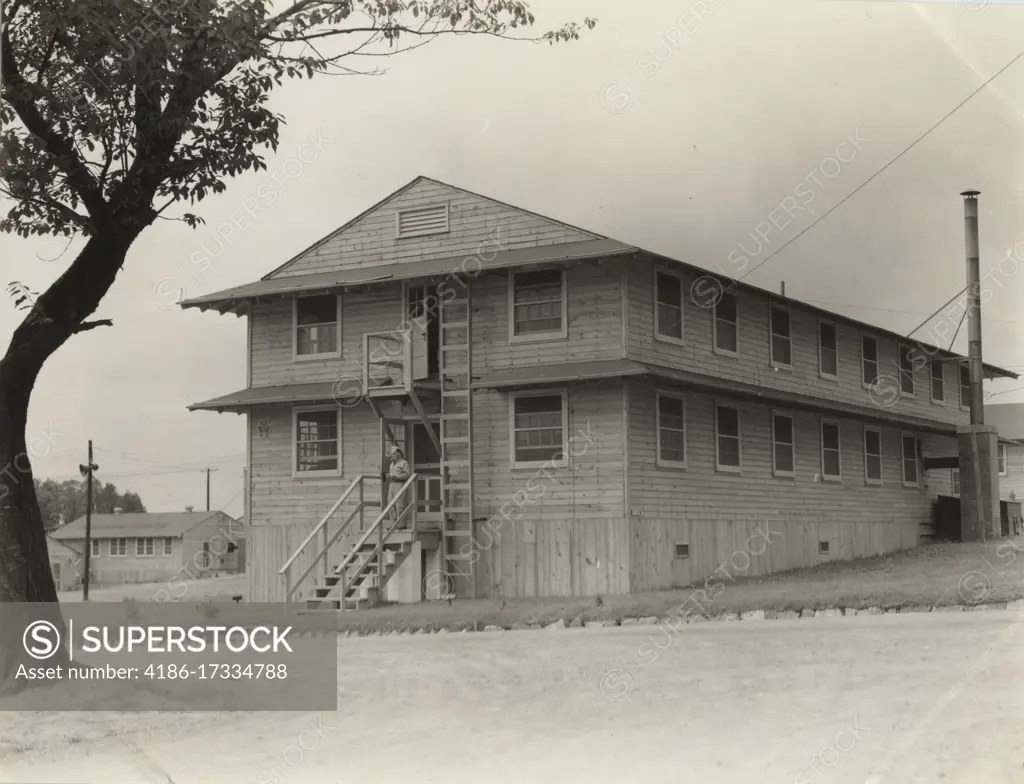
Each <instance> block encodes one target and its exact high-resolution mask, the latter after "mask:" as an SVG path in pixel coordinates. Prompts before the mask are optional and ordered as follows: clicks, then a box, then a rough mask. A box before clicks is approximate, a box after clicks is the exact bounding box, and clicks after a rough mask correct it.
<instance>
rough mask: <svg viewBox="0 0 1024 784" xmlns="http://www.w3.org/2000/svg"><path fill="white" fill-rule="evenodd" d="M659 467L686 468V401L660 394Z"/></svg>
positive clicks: (658, 415)
mask: <svg viewBox="0 0 1024 784" xmlns="http://www.w3.org/2000/svg"><path fill="white" fill-rule="evenodd" d="M657 420H658V421H657V427H658V465H663V466H672V467H679V468H685V467H686V401H685V400H683V398H682V396H681V395H670V394H667V393H659V394H658V412H657Z"/></svg>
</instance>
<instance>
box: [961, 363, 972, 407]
mask: <svg viewBox="0 0 1024 784" xmlns="http://www.w3.org/2000/svg"><path fill="white" fill-rule="evenodd" d="M970 407H971V371H970V370H969V369H968V367H967V365H960V408H963V409H970Z"/></svg>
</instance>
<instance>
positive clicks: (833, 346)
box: [818, 321, 839, 378]
mask: <svg viewBox="0 0 1024 784" xmlns="http://www.w3.org/2000/svg"><path fill="white" fill-rule="evenodd" d="M818 370H819V372H820V373H821V375H823V376H827V377H828V378H836V377H838V375H839V330H838V329H836V326H835V324H832V323H830V322H828V321H819V322H818Z"/></svg>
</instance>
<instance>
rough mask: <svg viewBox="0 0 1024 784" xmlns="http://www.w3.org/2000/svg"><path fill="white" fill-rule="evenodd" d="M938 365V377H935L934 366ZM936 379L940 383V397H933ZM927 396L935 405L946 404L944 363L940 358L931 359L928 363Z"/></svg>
mask: <svg viewBox="0 0 1024 784" xmlns="http://www.w3.org/2000/svg"><path fill="white" fill-rule="evenodd" d="M936 365H938V367H939V377H938V379H936V378H935V366H936ZM936 380H937V381H938V382H939V383H940V384H941V385H942V388H941V390H940V391H941V392H942V397H935V382H936ZM928 397H930V398H931V401H932V402H933V403H934V404H935V405H937V406H944V405H945V404H946V363H945V362H943V361H942V360H941V359H933V360H931V361H930V362H929V363H928Z"/></svg>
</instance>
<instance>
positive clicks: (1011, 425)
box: [985, 403, 1024, 441]
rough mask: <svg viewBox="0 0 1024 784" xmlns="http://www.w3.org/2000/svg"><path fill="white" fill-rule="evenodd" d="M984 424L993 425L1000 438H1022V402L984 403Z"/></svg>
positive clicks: (1023, 409)
mask: <svg viewBox="0 0 1024 784" xmlns="http://www.w3.org/2000/svg"><path fill="white" fill-rule="evenodd" d="M985 424H986V425H992V426H993V427H995V428H996V429H997V430H998V431H999V437H1000V438H1006V439H1009V440H1012V441H1018V440H1021V439H1024V403H996V404H994V405H992V404H988V403H986V404H985Z"/></svg>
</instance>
